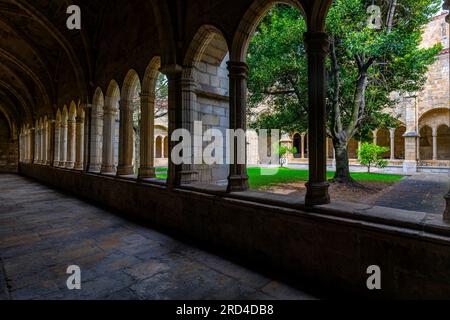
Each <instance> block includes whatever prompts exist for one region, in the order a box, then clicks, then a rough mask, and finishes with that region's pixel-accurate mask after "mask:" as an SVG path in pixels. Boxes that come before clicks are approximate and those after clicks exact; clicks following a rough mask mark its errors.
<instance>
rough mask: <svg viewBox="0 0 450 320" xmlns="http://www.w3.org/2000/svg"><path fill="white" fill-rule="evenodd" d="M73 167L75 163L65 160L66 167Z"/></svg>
mask: <svg viewBox="0 0 450 320" xmlns="http://www.w3.org/2000/svg"><path fill="white" fill-rule="evenodd" d="M74 167H75V163H74V162H72V161H67V162H66V169H73V168H74Z"/></svg>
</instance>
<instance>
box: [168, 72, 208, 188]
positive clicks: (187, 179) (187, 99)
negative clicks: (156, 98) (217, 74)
mask: <svg viewBox="0 0 450 320" xmlns="http://www.w3.org/2000/svg"><path fill="white" fill-rule="evenodd" d="M191 68H192V67H188V68H186V69H185V74H189V75H191V74H192V70H191ZM196 89H197V83H196V81H195V80H194V79H193V78H191V77H190V76H189V77H188V76H185V77H184V78H183V79H182V83H181V90H182V99H183V106H182V108H183V110H182V127H183V128H184V129H186V130H188V131H189V132H191V133H192V137H191V138H192V139H191V143H192V149H191V152H192V154H191V161H192V163H191V164H183V170H182V171H181V183H182V184H189V183H194V182H196V181H198V180H199V172H198V170H197V169H198V168H196V164H198V163H201V162H202V160H200V159H196V158H195V155H200V154H201V155H203V144H201V146H200V147H199V148H200V150H195V147H196V146H195V144H194V139H200V137H194V133H195V132H194V131H195V130H194V122H195V121H196V120H197V119H198V116H197V94H196V92H195V91H196ZM201 139H203V137H202V138H201ZM163 149H164V148H163Z"/></svg>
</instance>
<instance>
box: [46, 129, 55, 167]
mask: <svg viewBox="0 0 450 320" xmlns="http://www.w3.org/2000/svg"><path fill="white" fill-rule="evenodd" d="M54 150H55V120H49V121H48V128H47V165H48V166H51V165H53V159H54V156H53V154H54Z"/></svg>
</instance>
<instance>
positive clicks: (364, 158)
mask: <svg viewBox="0 0 450 320" xmlns="http://www.w3.org/2000/svg"><path fill="white" fill-rule="evenodd" d="M389 151H390V149H389V148H387V147H380V146H377V145H376V144H371V143H363V144H362V145H361V149H359V150H358V159H359V162H360V163H361V164H362V165H363V166H366V167H367V169H368V171H367V172H369V173H370V169H371V168H372V167H376V168H380V169H382V168H385V167H386V166H387V165H388V163H389V162H388V161H387V160H385V159H383V157H382V156H383V154H384V153H386V152H389Z"/></svg>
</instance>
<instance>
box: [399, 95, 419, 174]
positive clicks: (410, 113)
mask: <svg viewBox="0 0 450 320" xmlns="http://www.w3.org/2000/svg"><path fill="white" fill-rule="evenodd" d="M405 111H406V133H405V134H404V135H403V137H404V138H405V160H404V161H403V172H404V173H405V174H414V173H416V172H417V159H418V158H419V157H418V153H419V147H418V144H419V143H418V138H419V134H418V133H417V132H418V128H417V116H416V115H417V112H416V97H410V98H408V101H407V102H406V110H405Z"/></svg>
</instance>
